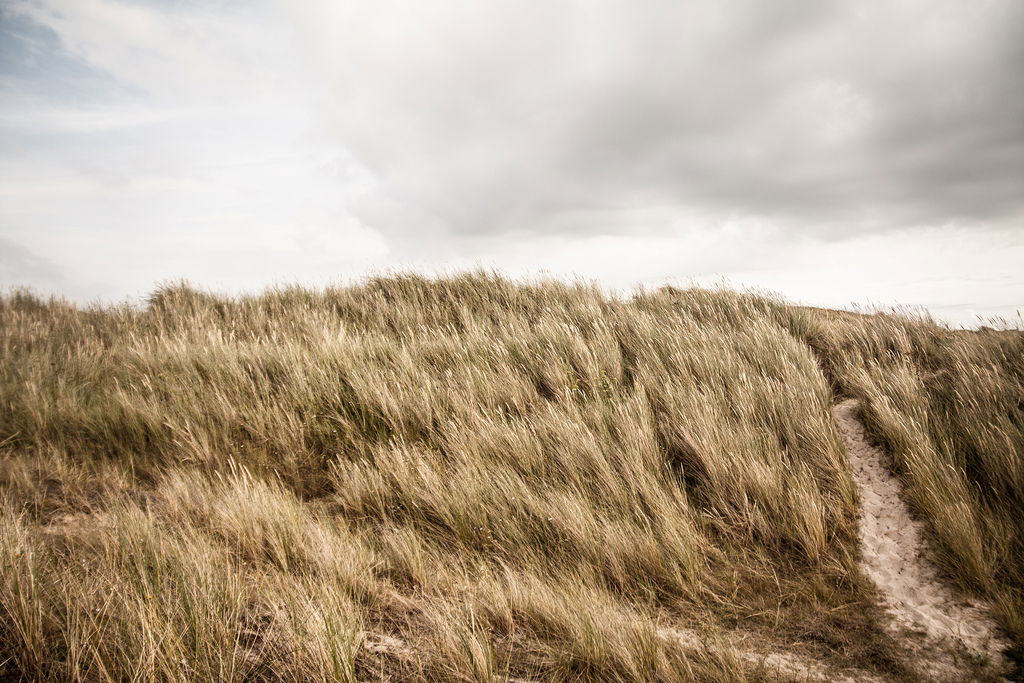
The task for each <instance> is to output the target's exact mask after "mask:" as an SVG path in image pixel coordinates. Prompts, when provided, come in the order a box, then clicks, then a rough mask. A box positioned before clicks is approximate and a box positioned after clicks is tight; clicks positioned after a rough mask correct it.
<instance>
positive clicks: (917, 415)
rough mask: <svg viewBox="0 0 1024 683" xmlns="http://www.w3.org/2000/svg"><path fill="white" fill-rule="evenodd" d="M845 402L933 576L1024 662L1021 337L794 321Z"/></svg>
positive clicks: (877, 323)
mask: <svg viewBox="0 0 1024 683" xmlns="http://www.w3.org/2000/svg"><path fill="white" fill-rule="evenodd" d="M794 315H795V317H796V318H798V319H799V320H798V322H796V324H795V325H794V329H799V330H800V331H801V334H802V335H803V336H804V338H806V339H807V340H808V342H809V343H810V344H811V345H812V346H813V347H814V348H815V349H816V350H817V352H818V353H819V354H820V356H821V359H822V363H823V366H824V367H825V368H826V371H827V373H828V375H829V377H830V379H831V381H832V382H833V384H834V385H835V388H836V390H837V391H838V392H840V393H842V394H844V395H848V396H853V397H856V398H858V399H860V401H861V406H862V410H863V416H864V420H865V423H866V425H867V427H868V429H869V430H870V432H871V433H872V435H873V436H874V437H875V438H876V439H877V440H878V441H879V442H881V443H882V444H883V445H885V447H886V448H887V449H888V450H889V451H890V452H891V453H892V455H893V459H894V462H895V465H896V468H897V470H898V474H899V475H900V476H901V478H902V479H903V482H904V486H905V491H906V495H907V497H908V501H909V503H910V504H911V506H912V509H913V511H914V512H916V513H917V514H918V515H920V517H921V518H923V519H924V520H925V521H926V522H927V528H928V529H929V531H930V532H931V535H932V540H933V546H934V547H935V550H936V552H937V554H938V557H937V564H938V565H939V566H940V567H941V568H943V569H944V570H945V571H946V573H947V575H948V577H949V578H951V579H953V580H955V581H956V582H957V583H958V584H959V586H960V588H961V589H962V590H964V591H965V592H966V593H968V594H973V595H975V596H977V597H980V598H983V599H985V600H986V601H988V602H990V603H991V604H992V605H993V607H994V608H995V611H996V615H997V617H998V619H999V621H1000V624H1001V626H1002V627H1003V628H1004V629H1005V630H1006V632H1007V633H1008V634H1009V635H1010V637H1011V638H1012V640H1013V641H1014V642H1015V644H1016V647H1015V653H1016V657H1017V659H1018V660H1024V648H1022V645H1024V514H1022V510H1024V333H1021V332H1020V331H1012V330H993V329H990V328H983V329H981V330H978V331H954V330H949V329H946V328H943V327H941V326H938V325H936V324H934V323H933V322H932V321H930V320H928V319H927V318H922V317H914V316H902V315H873V316H869V317H868V316H856V315H848V314H846V315H844V314H838V313H835V312H824V311H808V310H794Z"/></svg>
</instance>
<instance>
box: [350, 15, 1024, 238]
mask: <svg viewBox="0 0 1024 683" xmlns="http://www.w3.org/2000/svg"><path fill="white" fill-rule="evenodd" d="M498 7H504V9H505V11H504V12H502V11H495V12H494V13H493V14H489V13H486V12H482V11H481V12H472V11H468V12H464V11H457V12H456V11H451V12H447V13H445V12H443V11H437V12H431V11H424V12H423V13H421V14H420V15H417V16H416V17H415V19H414V20H410V21H416V22H419V23H418V24H416V25H415V26H413V27H412V28H408V27H406V28H405V29H403V30H399V31H396V30H395V29H394V27H393V26H392V25H390V24H389V22H393V20H394V14H392V13H389V12H387V11H381V12H380V13H379V14H370V15H361V16H360V17H359V19H360V21H359V22H356V23H355V24H354V25H355V26H357V27H358V30H359V32H360V33H361V34H362V35H361V36H360V37H358V38H353V40H352V41H351V42H350V43H348V46H347V47H348V48H351V49H352V54H349V55H346V58H345V59H343V60H341V62H340V63H341V64H342V66H341V71H342V73H343V77H342V79H341V82H342V85H340V86H339V88H338V91H339V94H340V95H341V97H340V98H339V102H342V103H343V105H342V106H341V107H340V108H337V109H333V110H332V111H331V114H332V116H333V117H334V118H333V121H332V123H333V124H335V125H337V126H339V129H340V131H341V136H342V139H343V141H344V143H345V144H346V145H348V146H349V147H351V148H352V149H353V150H354V151H355V152H356V153H357V155H359V157H360V158H361V159H362V160H363V161H364V162H365V163H366V164H367V165H368V166H369V167H370V168H371V169H372V170H373V171H374V172H375V173H376V174H377V176H378V177H379V178H380V179H381V180H382V187H381V191H382V192H384V193H386V194H387V195H388V197H389V199H390V200H391V201H394V202H398V203H400V204H401V205H403V206H404V207H405V208H406V211H407V212H409V215H410V216H419V217H421V219H422V217H423V216H431V217H434V218H435V219H437V220H439V221H442V222H443V223H445V224H446V225H447V226H448V227H449V228H451V229H453V230H455V231H456V232H481V231H483V232H487V231H495V230H496V231H501V230H502V229H529V228H531V227H534V228H538V229H545V230H550V229H552V223H551V220H550V219H551V217H552V216H553V215H557V214H559V213H560V212H567V211H574V210H590V211H601V210H607V211H609V212H615V211H616V210H618V209H619V208H621V207H624V206H626V207H628V206H635V205H638V204H650V203H656V204H668V205H679V206H681V207H686V208H687V209H690V210H699V211H710V212H715V211H726V212H731V213H739V214H745V215H755V216H761V217H766V218H770V219H773V220H778V221H781V222H783V223H792V224H798V225H800V226H806V225H809V224H811V223H814V224H816V225H819V226H821V228H820V229H821V230H823V231H826V232H827V231H828V230H829V229H830V228H829V226H832V228H831V229H839V227H838V226H840V225H841V226H843V229H844V230H848V229H850V228H851V227H860V228H861V229H870V228H872V227H873V228H874V229H884V228H891V227H905V226H909V225H918V224H928V223H934V222H937V221H938V222H942V221H950V220H968V221H983V220H993V219H1003V218H1006V217H1018V216H1020V215H1021V213H1022V209H1024V192H1022V191H1021V188H1022V187H1024V147H1022V145H1024V87H1022V83H1024V80H1022V79H1021V78H1020V75H1019V73H1020V69H1021V67H1022V66H1024V47H1022V46H1024V4H1021V3H1017V2H1009V1H1008V2H985V3H962V2H885V3H883V2H868V3H820V2H813V3H812V2H806V3H805V2H797V3H763V2H731V3H689V4H687V5H686V7H683V8H680V7H678V6H677V4H676V3H671V4H669V3H664V4H660V3H655V4H650V3H644V4H636V3H630V4H629V5H626V4H623V3H603V4H600V5H594V4H587V5H579V6H575V9H566V8H567V7H570V6H563V7H562V8H560V9H557V10H554V9H550V8H548V7H542V6H538V5H532V4H530V3H526V4H518V5H516V7H513V8H509V7H505V6H501V5H498ZM595 7H599V9H595ZM459 22H462V24H461V25H459ZM467 27H469V28H467ZM337 49H338V50H341V51H342V52H344V51H345V50H346V49H347V48H346V47H341V48H337ZM375 201H376V202H377V203H376V204H374V205H372V206H370V207H369V208H368V209H367V214H368V216H369V219H370V221H371V222H373V221H375V220H376V221H383V222H385V223H388V222H393V221H394V222H399V223H400V222H401V221H402V220H405V219H406V218H408V216H405V214H402V216H405V218H398V217H395V216H394V215H392V216H390V217H382V215H383V214H380V213H379V212H375V207H378V206H379V200H375Z"/></svg>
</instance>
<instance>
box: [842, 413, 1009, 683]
mask: <svg viewBox="0 0 1024 683" xmlns="http://www.w3.org/2000/svg"><path fill="white" fill-rule="evenodd" d="M857 410H858V406H857V402H856V401H853V400H850V401H845V402H843V403H841V404H839V405H837V406H835V408H833V411H832V412H833V415H834V416H835V420H836V422H837V423H838V425H839V429H840V430H841V431H842V434H843V441H844V442H845V445H846V453H847V457H848V458H849V460H850V467H851V469H852V470H853V478H854V481H855V482H856V484H857V488H858V490H859V492H860V499H861V517H860V539H861V545H862V550H863V558H864V560H863V561H864V573H865V574H867V576H868V577H870V578H871V580H872V581H874V583H875V585H876V586H877V587H878V590H879V592H880V593H881V594H882V599H883V600H884V603H885V607H886V608H887V611H888V613H889V615H890V617H891V619H890V622H889V624H888V625H887V628H888V630H889V632H890V633H891V634H892V635H893V636H894V637H896V638H897V639H899V642H900V643H901V645H903V644H905V645H906V647H907V648H908V651H909V652H910V654H911V656H912V657H913V658H914V659H915V660H916V661H914V662H911V664H913V665H914V666H915V668H917V669H918V670H919V671H920V673H921V674H922V675H925V676H926V677H928V678H929V679H931V680H964V676H965V670H964V663H965V662H964V655H968V656H970V657H972V658H976V659H980V660H987V661H988V662H989V664H990V666H993V667H995V668H997V669H1000V670H1001V669H1003V667H1004V666H1005V662H1004V660H1003V657H1002V655H1001V652H1002V650H1003V648H1005V647H1006V643H1005V642H1004V641H1003V640H1002V639H1001V638H1000V637H999V635H998V630H997V628H996V624H995V622H994V621H992V619H991V617H989V615H988V613H987V611H986V610H985V609H984V608H983V607H982V606H981V605H977V604H974V605H970V604H967V603H965V602H963V601H960V600H958V599H957V598H956V597H955V596H954V595H953V593H952V592H951V591H950V589H949V588H948V587H947V586H946V585H945V584H943V582H942V581H941V580H940V579H939V576H938V574H937V573H936V571H935V569H934V567H933V566H932V565H931V564H930V563H929V561H928V560H926V559H925V557H924V556H923V555H922V551H923V549H924V547H925V546H924V537H923V534H922V524H921V523H920V522H916V521H914V520H913V519H912V518H911V516H910V511H909V510H908V509H907V506H906V505H905V504H904V503H903V500H902V499H901V498H900V494H901V492H902V487H901V486H900V483H899V480H897V479H896V477H894V476H893V475H892V473H891V472H890V470H889V467H888V462H889V461H888V459H887V457H886V455H885V454H883V453H882V452H881V451H880V450H879V449H878V448H875V447H874V446H872V445H871V444H870V443H868V441H867V439H866V437H865V433H864V426H863V424H862V423H861V421H860V418H859V416H858V413H857ZM913 633H916V634H919V636H918V637H911V634H913Z"/></svg>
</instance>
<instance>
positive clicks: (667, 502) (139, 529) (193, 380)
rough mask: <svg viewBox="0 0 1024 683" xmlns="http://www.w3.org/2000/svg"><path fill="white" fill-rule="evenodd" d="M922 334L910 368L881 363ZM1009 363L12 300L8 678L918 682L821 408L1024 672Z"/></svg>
mask: <svg viewBox="0 0 1024 683" xmlns="http://www.w3.org/2000/svg"><path fill="white" fill-rule="evenodd" d="M900 326H902V327H900ZM897 329H900V330H913V331H914V332H913V334H916V335H918V336H917V337H914V339H915V340H917V341H915V342H909V341H908V342H906V343H907V344H910V346H908V347H906V348H903V347H896V348H897V350H896V351H894V352H892V353H888V351H887V350H888V349H890V347H891V344H899V343H903V342H904V341H905V340H906V338H907V335H911V332H903V333H902V334H903V335H904V336H902V337H898V340H901V341H896V342H891V343H890V342H889V341H888V339H889V337H886V335H892V334H895V330H897ZM911 336H912V335H911ZM914 343H917V344H918V345H919V346H920V347H921V348H927V349H931V351H929V352H926V355H927V353H930V354H931V355H927V358H926V359H925V360H920V359H919V358H918V356H915V355H914V353H917V351H916V349H918V347H915V346H913V344H914ZM887 344H889V345H890V346H886V345H887ZM887 353H888V355H886V354H887ZM999 354H1002V355H999ZM923 357H924V356H922V358H923ZM928 363H931V365H929V364H928ZM1020 363H1021V355H1020V344H1019V336H1014V334H1013V333H999V334H995V333H993V334H992V335H990V336H986V335H985V334H980V335H974V336H969V334H968V333H954V332H950V331H948V330H942V329H941V328H937V327H934V326H927V325H925V324H924V323H915V322H910V321H904V320H902V319H889V318H878V317H877V316H876V317H871V318H864V319H863V320H861V319H859V318H858V319H857V322H855V323H854V322H849V321H846V320H845V319H833V317H830V316H829V315H827V314H824V313H817V312H813V311H808V310H805V309H798V308H794V307H791V306H787V305H786V304H784V303H783V302H780V301H776V300H773V299H770V298H765V297H761V296H755V295H750V294H738V293H732V292H725V291H705V290H686V291H680V290H674V289H670V288H666V289H662V290H658V291H656V292H640V293H637V294H636V295H634V296H632V297H629V298H626V299H617V298H611V297H608V296H606V295H604V294H602V293H601V292H600V291H599V290H598V289H596V288H594V287H593V286H590V285H587V284H564V283H559V282H536V283H516V282H512V281H509V280H506V279H503V278H501V277H498V276H495V275H490V274H485V273H473V274H466V275H461V276H454V277H449V278H443V279H438V280H433V279H427V278H423V277H419V276H415V275H404V276H391V277H382V278H375V279H371V280H369V281H367V282H365V283H363V284H359V285H354V286H349V287H340V288H333V289H327V290H320V291H313V290H307V289H301V288H279V289H275V290H271V291H268V292H265V293H263V294H260V295H256V296H245V297H235V298H230V297H221V296H215V295H211V294H207V293H204V292H201V291H198V290H195V289H193V288H190V287H188V286H187V285H184V284H179V285H169V286H165V287H162V288H160V289H158V290H157V291H156V292H154V294H153V295H152V296H151V297H150V298H149V300H148V302H147V305H146V306H144V307H136V308H133V307H129V306H120V307H109V308H96V307H93V308H85V309H82V308H78V307H75V306H73V305H71V304H68V303H66V302H63V301H59V300H43V299H40V298H39V297H36V296H34V295H32V294H30V293H26V292H13V293H11V294H9V295H7V296H5V297H3V298H2V299H0V449H2V456H0V496H2V513H0V515H2V518H0V569H2V572H0V576H2V578H0V616H2V620H0V662H2V664H0V674H3V675H8V676H12V677H14V678H18V677H24V678H30V679H44V680H108V679H117V680H122V679H133V680H134V679H145V680H197V679H218V680H249V679H254V678H256V679H266V680H309V679H332V680H368V679H370V680H379V679H384V680H439V679H443V680H480V681H483V680H496V679H497V680H500V679H504V678H507V677H519V678H525V679H544V680H679V679H692V680H762V679H767V680H773V679H775V678H778V677H780V676H781V677H783V678H784V677H785V675H784V674H780V673H779V672H778V671H772V670H770V669H768V668H767V667H765V666H763V665H758V664H757V663H756V662H752V661H751V659H750V657H749V656H748V657H744V656H743V653H741V652H738V651H737V650H736V649H735V647H734V646H733V645H731V644H730V641H729V640H728V639H727V638H725V637H724V635H723V634H726V633H728V632H733V631H735V630H736V629H740V630H742V631H743V632H744V633H747V632H749V633H751V634H754V635H756V636H757V639H758V640H759V641H760V642H763V643H764V644H765V647H767V648H773V647H777V648H781V649H786V650H789V651H794V652H798V653H803V654H806V655H808V656H812V657H816V658H821V659H826V660H828V661H830V662H832V663H834V664H835V665H836V666H845V665H851V664H856V665H857V666H859V667H860V668H866V669H869V670H873V671H875V672H882V673H885V674H887V675H891V676H897V677H899V676H906V675H908V674H907V673H906V671H905V670H904V669H903V668H902V666H901V663H900V661H899V653H898V651H897V650H896V649H895V648H894V646H893V644H892V643H890V642H888V641H887V640H886V638H885V636H884V635H883V634H882V629H880V628H879V627H878V624H877V623H876V622H877V619H878V618H879V615H878V612H877V610H876V608H875V607H874V604H875V596H874V594H873V593H872V589H871V587H870V586H869V585H867V583H866V582H865V580H864V579H863V578H862V576H861V575H860V573H859V571H858V570H857V567H856V559H857V539H856V510H857V501H856V492H855V488H854V486H853V483H852V480H851V477H850V473H849V471H848V466H847V463H846V460H845V457H844V455H843V452H842V446H841V442H840V439H839V437H838V433H837V429H836V427H835V425H834V423H833V422H832V419H831V416H830V413H829V409H830V406H831V404H832V402H833V386H832V384H834V385H835V388H837V389H838V390H840V391H843V392H847V393H853V394H856V395H858V396H861V397H862V398H863V399H864V401H865V406H866V413H867V417H868V418H869V425H870V426H871V427H872V429H873V430H874V431H875V432H876V433H877V434H878V435H879V437H880V438H884V439H885V440H886V441H887V442H888V443H890V444H891V446H892V448H893V449H894V452H896V453H898V456H897V457H898V462H899V463H900V467H901V468H902V469H903V470H904V471H905V473H906V474H905V476H906V477H907V481H908V483H909V486H910V490H911V494H912V496H913V501H914V504H915V507H916V509H918V511H919V512H920V513H921V514H922V515H923V516H924V517H925V518H926V519H927V520H928V521H929V522H930V523H931V524H932V528H933V529H934V531H935V534H936V536H937V537H938V538H939V539H940V540H941V541H942V544H943V545H942V548H943V553H944V554H945V556H948V559H949V563H950V564H949V566H950V571H951V572H952V573H954V574H955V575H956V577H957V578H958V579H959V580H960V582H961V583H962V585H963V586H964V588H965V589H967V590H969V591H973V592H975V593H978V594H981V595H984V596H988V597H991V598H992V599H994V600H996V602H997V603H998V604H999V605H1000V617H1001V619H1002V623H1003V625H1004V626H1005V627H1006V628H1007V629H1008V630H1009V631H1010V632H1011V633H1012V634H1013V635H1014V637H1015V638H1016V639H1017V642H1018V643H1019V642H1020V637H1021V636H1020V630H1019V623H1020V622H1019V615H1020V610H1019V605H1020V600H1019V594H1020V593H1019V591H1020V588H1021V585H1022V582H1021V575H1020V573H1019V572H1020V566H1021V564H1022V563H1021V562H1019V561H1017V562H1016V563H1015V560H1019V559H1020V557H1021V546H1020V543H1021V538H1022V537H1021V535H1020V526H1019V524H1020V522H1019V521H1018V520H1017V518H1015V517H1014V515H1013V512H1014V508H1013V507H1011V505H1013V504H1014V503H1015V501H1018V500H1019V496H1020V495H1021V493H1020V492H1021V490H1022V489H1021V488H1020V483H1021V481H1022V475H1021V461H1020V459H1021V457H1022V453H1024V451H1022V449H1021V447H1020V446H1021V422H1020V419H1021V415H1020V406H1019V404H1018V403H1014V401H1019V396H1020V394H1019V390H1020V386H1021V374H1020V370H1021V367H1020ZM823 366H824V368H825V370H826V372H823V370H822V367H823ZM925 372H930V373H940V375H941V376H942V377H943V378H944V379H942V380H941V381H939V380H936V381H935V382H934V384H935V385H936V386H934V387H933V386H932V385H931V384H929V381H930V380H928V379H927V377H931V375H927V376H926V375H924V374H922V373H925ZM942 373H944V374H942ZM939 385H941V386H939ZM900 392H902V393H900ZM1014 392H1018V393H1014ZM964 406H967V407H964ZM1014 411H1016V412H1014ZM937 444H938V445H937ZM943 444H945V445H943ZM957 458H959V460H957ZM956 467H959V468H960V469H959V470H957V469H956ZM1014 487H1016V488H1014ZM951 496H959V497H951ZM1015 496H1016V497H1015ZM943 501H946V504H948V503H949V501H955V507H949V508H944V507H943ZM965 511H966V512H965ZM964 520H967V521H966V522H965V521H964ZM958 524H959V525H960V526H957V525H958ZM964 524H973V525H974V526H967V527H964V526H963V525H964ZM974 531H978V533H977V534H974V535H971V533H970V532H974ZM671 629H692V630H693V631H695V632H698V633H700V634H701V636H702V637H701V642H700V643H699V644H698V645H696V646H695V645H694V644H693V643H687V642H685V639H679V638H672V637H666V635H665V634H666V633H669V632H671Z"/></svg>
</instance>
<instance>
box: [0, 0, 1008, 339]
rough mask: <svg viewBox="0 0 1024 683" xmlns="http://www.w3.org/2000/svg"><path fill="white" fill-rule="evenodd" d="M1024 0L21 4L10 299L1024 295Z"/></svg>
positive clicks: (14, 74)
mask: <svg viewBox="0 0 1024 683" xmlns="http://www.w3.org/2000/svg"><path fill="white" fill-rule="evenodd" d="M1022 74H1024V3H1022V2H1020V0H971V1H970V2H964V1H963V0H862V1H858V2H848V1H829V0H778V1H773V2H764V0H696V1H691V2H685V3H683V2H676V1H672V2H669V1H667V0H645V2H636V1H635V0H586V1H584V0H565V1H563V2H551V1H550V0H543V1H542V0H487V1H469V0H462V1H455V0H402V1H399V0H366V1H362V0H351V1H349V0H303V1H302V2H294V1H291V0H207V1H202V2H201V1H198V0H191V1H190V0H177V1H174V0H159V1H158V0H135V1H128V0H0V286H2V287H4V288H6V287H9V286H21V285H25V286H30V287H33V288H35V289H36V290H38V291H40V292H44V293H51V292H52V293H56V294H60V295H63V296H66V297H69V298H71V299H74V300H77V301H80V302H83V303H88V302H95V301H101V302H117V301H123V300H125V299H129V300H139V299H140V298H141V297H144V296H145V295H146V294H147V293H148V292H150V291H151V290H152V289H153V288H154V287H155V286H157V285H158V284H160V283H162V282H168V281H172V280H180V279H187V280H189V281H191V282H192V283H194V284H195V285H198V286H200V287H203V288H207V289H211V290H214V291H221V292H244V291H258V290H260V289H262V288H264V287H267V286H271V285H274V284H282V283H303V284H307V285H311V286H322V285H327V284H338V283H344V282H351V281H354V280H358V279H359V278H362V277H365V276H366V275H367V274H379V273H386V272H392V271H394V270H408V269H415V270H419V271H423V272H428V273H445V272H453V271H458V270H463V269H468V268H476V267H483V268H488V269H490V268H494V269H498V270H500V271H502V272H505V273H507V274H508V275H510V276H513V277H528V278H531V277H538V276H544V277H563V278H583V279H589V280H596V281H597V282H599V283H601V284H602V285H604V286H605V287H607V288H609V289H611V290H616V291H629V290H630V289H632V288H633V287H635V286H638V285H643V286H651V287H654V286H659V285H662V284H675V285H683V286H685V285H691V284H693V285H720V284H726V285H728V286H732V287H737V288H755V289H760V290H767V291H771V292H776V293H778V294H781V295H782V296H784V297H786V298H788V299H790V300H792V301H796V302H800V303H806V304H811V305H819V306H830V307H849V306H852V305H857V306H860V307H862V308H863V307H887V306H893V305H900V306H911V307H920V308H924V309H926V310H928V311H929V312H931V313H932V314H933V315H935V316H936V317H937V318H939V319H940V320H944V321H946V322H949V323H950V324H953V325H972V324H979V321H981V320H987V319H988V318H990V317H993V316H999V317H1003V318H1008V319H1014V318H1018V316H1019V315H1020V311H1022V310H1024V77H1022Z"/></svg>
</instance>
